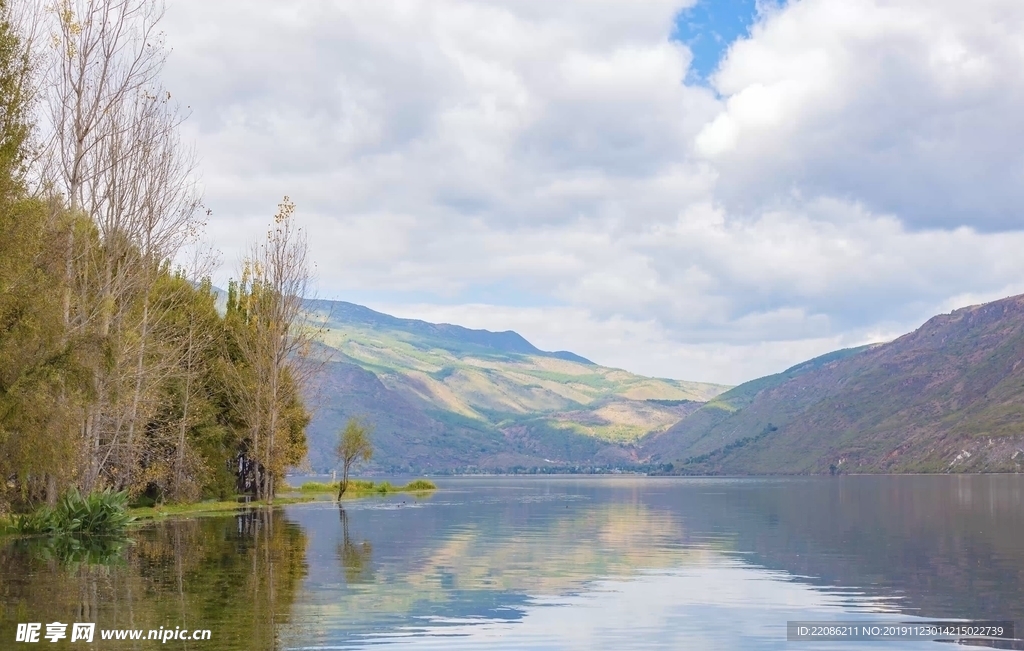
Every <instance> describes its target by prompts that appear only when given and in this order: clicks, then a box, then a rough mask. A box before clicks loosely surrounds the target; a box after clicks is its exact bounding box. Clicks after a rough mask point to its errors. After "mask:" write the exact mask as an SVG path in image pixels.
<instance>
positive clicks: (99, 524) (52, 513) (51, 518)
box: [16, 488, 135, 536]
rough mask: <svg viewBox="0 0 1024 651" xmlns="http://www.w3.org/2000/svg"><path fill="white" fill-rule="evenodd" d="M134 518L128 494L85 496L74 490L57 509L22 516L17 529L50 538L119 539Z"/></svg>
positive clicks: (101, 493)
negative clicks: (129, 507)
mask: <svg viewBox="0 0 1024 651" xmlns="http://www.w3.org/2000/svg"><path fill="white" fill-rule="evenodd" d="M134 519H135V518H133V517H132V516H130V515H129V514H128V494H127V493H126V492H119V493H115V492H113V491H110V490H105V491H103V492H98V493H92V494H91V495H89V496H88V497H83V496H82V494H81V493H79V492H78V489H76V488H72V489H71V490H69V491H68V492H67V493H65V494H64V496H63V497H61V498H60V500H59V501H58V502H57V505H56V506H54V507H48V506H44V507H42V508H40V509H38V510H37V511H35V512H33V513H30V514H28V515H22V516H20V517H19V518H18V521H17V524H16V527H17V529H18V531H19V532H21V533H27V534H46V535H49V536H117V535H122V534H123V533H124V530H125V528H126V527H127V526H128V525H129V524H131V522H132V521H133V520H134Z"/></svg>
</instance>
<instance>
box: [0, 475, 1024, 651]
mask: <svg viewBox="0 0 1024 651" xmlns="http://www.w3.org/2000/svg"><path fill="white" fill-rule="evenodd" d="M435 481H436V482H437V484H438V486H439V490H438V491H436V492H435V493H433V494H432V495H431V496H429V497H426V498H422V499H417V498H414V497H412V496H410V495H401V494H400V495H392V496H388V497H383V498H369V499H364V500H353V501H348V502H346V503H345V504H344V509H339V507H338V506H337V504H335V503H330V502H320V503H312V504H298V505H291V506H284V507H279V508H275V509H272V510H254V511H252V512H248V513H240V514H232V515H229V516H211V517H198V518H196V517H193V518H183V519H177V520H171V521H164V522H159V523H153V524H149V525H146V526H144V527H142V528H140V529H138V530H135V531H134V532H133V538H134V542H133V543H132V544H131V545H128V546H126V547H124V548H123V549H113V550H99V551H96V552H94V553H92V554H91V556H90V554H86V553H83V552H77V553H76V552H68V551H67V550H61V549H54V548H53V547H52V546H51V547H47V546H45V545H40V544H29V543H25V542H14V541H10V540H8V541H6V543H2V544H0V648H4V649H7V648H33V647H34V645H29V644H15V643H14V642H13V641H14V639H15V636H16V626H17V624H18V623H25V622H41V623H43V627H44V629H45V623H50V622H54V621H57V622H63V623H68V622H95V623H96V625H97V629H98V630H99V629H114V628H134V629H146V630H148V629H159V628H160V627H161V626H162V627H164V629H165V630H170V629H175V628H176V627H180V628H181V629H210V631H211V639H210V640H205V641H185V640H171V641H169V642H168V643H166V644H161V643H160V642H156V641H145V640H144V641H139V642H128V641H125V642H98V641H97V642H95V643H94V645H93V646H91V647H90V646H89V645H87V644H85V643H82V642H75V643H69V640H67V639H64V640H61V641H60V642H59V643H57V644H51V643H49V642H48V641H46V640H43V642H42V644H41V645H38V646H42V647H43V648H64V647H66V648H72V649H73V648H100V649H106V648H113V649H117V648H133V649H134V648H138V649H155V648H169V649H202V650H204V651H220V650H223V649H254V650H261V649H354V648H369V647H373V648H379V649H381V650H382V651H383V650H390V649H455V650H459V649H488V650H489V651H498V650H503V649H581V650H583V649H615V650H624V649H755V650H757V649H801V650H810V649H859V648H863V649H869V648H870V649H879V648H891V649H895V648H900V649H925V648H928V649H946V648H948V646H939V644H941V643H938V642H933V641H890V642H886V643H878V642H841V643H837V642H787V640H786V634H787V627H786V623H787V621H791V620H813V621H835V620H842V621H854V620H856V621H861V622H907V621H917V620H922V619H953V618H955V619H978V620H982V619H984V620H1014V621H1016V623H1017V626H1018V627H1021V626H1024V476H1022V475H1002V476H950V475H942V476H886V477H872V476H864V477H856V476H853V477H849V476H841V477H814V478H743V479H729V478H659V477H639V476H602V477H578V476H565V477H474V478H447V479H446V478H441V479H438V480H435ZM97 637H98V634H97ZM1017 637H1024V635H1022V632H1021V631H1020V630H1018V632H1017ZM999 644H1001V645H1002V647H1001V648H1024V646H1022V645H1021V644H1020V643H1013V642H1008V643H999ZM1015 645H1016V646H1015Z"/></svg>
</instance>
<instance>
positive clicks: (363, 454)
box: [336, 418, 373, 497]
mask: <svg viewBox="0 0 1024 651" xmlns="http://www.w3.org/2000/svg"><path fill="white" fill-rule="evenodd" d="M336 452H337V455H338V458H339V459H340V460H341V465H342V478H341V484H340V485H339V487H338V497H341V496H342V495H344V494H345V491H346V490H347V489H348V473H349V470H351V468H352V464H353V463H355V462H356V461H369V460H370V458H371V457H372V456H373V446H372V445H371V444H370V428H369V427H368V426H366V425H363V424H362V423H360V422H359V420H358V419H357V418H350V419H349V420H348V423H346V424H345V429H343V430H342V431H341V432H339V434H338V446H337V448H336Z"/></svg>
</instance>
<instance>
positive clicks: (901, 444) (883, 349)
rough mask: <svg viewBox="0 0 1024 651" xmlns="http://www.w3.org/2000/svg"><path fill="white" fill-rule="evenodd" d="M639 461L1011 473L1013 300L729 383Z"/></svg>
mask: <svg viewBox="0 0 1024 651" xmlns="http://www.w3.org/2000/svg"><path fill="white" fill-rule="evenodd" d="M642 454H643V456H645V457H647V458H649V459H650V460H652V461H662V462H663V461H673V462H674V463H676V465H677V466H679V467H680V469H681V471H682V472H695V473H697V472H699V473H820V472H829V471H830V467H831V466H835V467H836V468H837V469H838V470H839V471H840V472H950V471H953V472H972V471H1016V470H1020V469H1021V466H1022V465H1024V296H1016V297H1011V298H1007V299H1003V300H1001V301H995V302H993V303H987V304H985V305H979V306H973V307H968V308H964V309H960V310H957V311H955V312H953V313H952V314H944V315H940V316H936V317H934V318H932V319H930V320H929V321H928V322H927V323H925V324H924V325H923V326H921V327H920V328H919V329H917V330H915V331H914V332H912V333H910V334H907V335H904V336H903V337H900V338H899V339H897V340H895V341H893V342H890V343H887V344H881V345H876V346H872V347H870V348H867V349H859V350H857V349H854V350H852V351H838V352H837V353H836V354H834V356H833V357H831V358H830V357H829V356H825V357H824V358H818V359H816V360H811V362H808V363H807V364H804V365H800V366H797V367H794V368H793V369H790V370H789V371H786V372H785V373H782V374H779V375H777V376H770V377H768V378H762V379H760V380H755V381H754V382H751V383H747V384H744V385H740V386H739V387H736V388H735V389H733V390H732V391H729V392H727V393H724V394H722V395H721V396H719V397H718V398H716V399H715V400H713V401H711V402H709V403H708V404H707V405H705V406H704V407H702V408H701V409H700V410H698V411H696V412H695V413H694V414H693V415H691V416H690V417H688V418H686V419H685V420H683V421H682V422H681V423H679V424H677V425H675V426H674V427H672V428H670V429H669V430H667V431H665V432H663V433H659V434H654V435H651V436H649V437H647V438H646V439H645V440H644V442H643V446H642Z"/></svg>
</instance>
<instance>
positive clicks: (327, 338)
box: [307, 301, 729, 472]
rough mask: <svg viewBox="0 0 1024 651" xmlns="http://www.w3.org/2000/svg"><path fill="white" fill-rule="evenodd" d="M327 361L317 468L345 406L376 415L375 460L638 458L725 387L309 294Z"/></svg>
mask: <svg viewBox="0 0 1024 651" xmlns="http://www.w3.org/2000/svg"><path fill="white" fill-rule="evenodd" d="M307 310H308V312H309V315H310V318H311V319H312V320H315V321H316V322H317V323H320V324H323V325H325V326H326V331H325V334H324V336H323V339H322V340H323V343H324V344H325V345H326V346H327V347H328V348H329V349H330V355H329V359H330V361H329V362H328V363H327V364H326V365H325V367H324V369H323V371H322V372H321V373H320V374H319V379H318V381H317V382H316V386H315V389H316V390H315V391H314V392H313V395H312V396H311V404H312V406H313V412H314V419H313V421H312V423H311V424H310V426H309V428H308V430H307V434H308V436H307V439H308V441H309V461H310V465H311V467H312V468H313V469H314V470H323V469H326V468H330V467H333V466H334V464H335V457H334V451H333V449H334V444H335V441H336V440H337V431H338V429H339V428H340V427H341V426H343V425H344V423H345V421H347V419H348V418H350V417H359V418H362V419H364V420H365V421H366V422H367V423H369V424H371V425H372V426H373V440H374V447H375V450H376V451H375V454H374V460H373V461H372V462H371V468H373V469H376V470H382V471H392V472H400V471H408V472H430V471H435V472H436V471H473V470H478V471H479V470H505V469H511V468H517V467H518V468H533V467H577V466H579V467H592V466H595V465H596V466H622V465H634V464H636V463H638V462H639V457H638V447H637V444H638V442H639V441H640V439H641V438H643V437H644V436H647V435H648V434H650V433H651V432H652V431H653V432H658V431H662V430H664V429H667V428H669V427H671V426H672V425H674V424H675V423H677V422H678V421H679V420H680V419H681V418H682V417H684V416H685V415H687V414H688V413H690V412H692V411H694V410H696V409H697V408H699V407H700V406H701V405H702V404H704V403H705V402H706V401H707V400H709V399H710V398H713V397H714V396H716V395H718V394H719V393H721V392H722V391H725V390H727V389H728V388H729V387H728V386H724V385H718V384H709V383H702V382H685V381H680V380H670V379H664V378H650V377H644V376H640V375H636V374H633V373H629V372H627V371H623V370H620V369H614V368H608V367H604V366H600V365H598V364H595V363H593V362H591V361H590V360H588V359H585V358H583V357H581V356H579V355H576V354H573V353H570V352H566V351H557V352H545V351H542V350H540V349H538V348H536V347H535V346H534V345H532V344H531V343H530V342H528V341H527V340H526V339H524V338H523V337H522V336H520V335H519V334H517V333H515V332H512V331H505V332H491V331H487V330H473V329H470V328H464V327H461V326H457V325H449V324H434V323H427V322H425V321H419V320H415V319H400V318H396V317H393V316H389V315H387V314H382V313H380V312H376V311H374V310H371V309H369V308H366V307H363V306H360V305H355V304H352V303H346V302H342V301H308V302H307Z"/></svg>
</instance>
